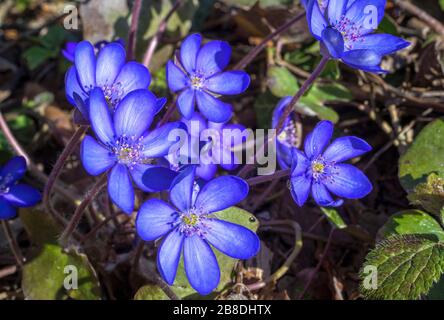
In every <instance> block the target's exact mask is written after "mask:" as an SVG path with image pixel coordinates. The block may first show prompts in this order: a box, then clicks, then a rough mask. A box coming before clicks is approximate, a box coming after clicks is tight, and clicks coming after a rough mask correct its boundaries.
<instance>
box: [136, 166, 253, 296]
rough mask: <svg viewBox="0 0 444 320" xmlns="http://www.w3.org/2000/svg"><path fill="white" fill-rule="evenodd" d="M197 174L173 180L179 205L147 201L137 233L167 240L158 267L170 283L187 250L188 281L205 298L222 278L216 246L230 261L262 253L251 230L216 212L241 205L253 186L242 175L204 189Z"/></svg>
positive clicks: (173, 199) (190, 171)
mask: <svg viewBox="0 0 444 320" xmlns="http://www.w3.org/2000/svg"><path fill="white" fill-rule="evenodd" d="M194 171H195V168H194V166H189V167H187V168H186V169H185V170H184V171H183V172H182V173H181V174H180V175H179V176H177V178H176V179H175V180H174V182H173V185H172V188H171V191H170V200H171V202H172V204H173V205H174V206H171V205H169V204H167V203H165V202H164V201H162V200H158V199H151V200H148V201H147V202H145V203H144V204H143V205H142V207H141V208H140V211H139V213H138V216H137V219H136V229H137V232H138V234H139V235H140V237H141V238H142V239H143V240H145V241H152V240H156V239H158V238H160V237H164V240H163V242H162V244H161V245H160V248H159V252H158V254H157V266H158V269H159V272H160V274H161V275H162V277H163V278H164V279H165V281H166V282H167V283H168V284H169V285H172V284H173V283H174V279H175V278H176V272H177V267H178V265H179V261H180V257H181V255H182V252H183V262H184V267H185V273H186V275H187V277H188V281H189V282H190V284H191V286H192V287H193V288H194V289H195V290H196V291H198V292H199V293H200V294H202V295H206V294H209V293H210V292H212V291H213V290H214V289H215V288H216V287H217V285H218V283H219V279H220V270H219V266H218V263H217V259H216V256H215V254H214V252H213V249H212V248H211V246H213V247H214V248H216V249H217V250H219V251H220V252H222V253H224V254H226V255H228V256H230V257H233V258H236V259H249V258H251V257H253V256H255V255H256V254H257V252H258V250H259V246H260V241H259V238H258V237H257V235H256V234H255V233H254V232H252V231H251V230H249V229H247V228H245V227H243V226H240V225H237V224H234V223H231V222H227V221H223V220H220V219H218V217H217V213H215V212H217V211H221V210H224V209H227V208H229V207H232V206H234V205H236V204H237V203H239V202H240V201H242V200H243V199H244V198H245V197H246V196H247V195H248V184H247V183H246V182H245V181H244V180H242V179H240V178H238V177H234V176H222V177H219V178H216V179H214V180H211V181H210V182H208V183H207V184H206V185H204V186H203V188H202V189H201V190H200V191H199V190H198V189H199V187H198V185H197V184H195V183H194V175H195V173H194ZM210 245H211V246H210Z"/></svg>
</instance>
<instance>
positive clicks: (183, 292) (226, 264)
mask: <svg viewBox="0 0 444 320" xmlns="http://www.w3.org/2000/svg"><path fill="white" fill-rule="evenodd" d="M214 215H216V216H217V217H218V218H219V219H221V220H225V221H229V222H232V223H235V224H239V225H242V226H244V227H246V228H248V229H250V230H252V231H255V232H256V230H257V228H258V227H259V221H258V220H257V219H256V218H255V217H254V215H252V214H251V213H249V212H247V211H245V210H243V209H240V208H237V207H231V208H228V209H226V210H223V211H219V212H216V213H214ZM213 250H214V253H215V255H216V258H217V261H218V263H219V268H220V282H219V285H218V286H217V288H216V289H215V292H220V291H221V290H223V289H224V288H225V287H226V286H227V285H228V284H229V283H230V282H231V279H232V272H233V269H234V266H235V265H236V263H237V261H238V260H236V259H233V258H230V257H228V256H226V255H224V254H223V253H221V252H219V251H218V250H217V249H215V248H213ZM171 289H172V290H173V291H174V293H176V294H177V295H178V296H179V297H180V298H183V299H196V298H199V297H200V296H199V295H198V294H196V291H195V290H194V289H193V288H191V286H190V285H189V283H188V279H187V277H186V274H185V270H184V267H183V259H181V261H180V263H179V268H178V270H177V275H176V280H175V282H174V285H173V286H172V287H171ZM214 295H215V293H213V294H212V295H209V296H208V297H207V298H209V297H212V296H214Z"/></svg>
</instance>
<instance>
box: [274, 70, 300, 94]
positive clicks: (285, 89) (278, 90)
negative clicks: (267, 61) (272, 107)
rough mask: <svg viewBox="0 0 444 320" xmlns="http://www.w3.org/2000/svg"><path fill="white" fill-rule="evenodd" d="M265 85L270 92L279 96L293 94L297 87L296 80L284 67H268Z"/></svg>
mask: <svg viewBox="0 0 444 320" xmlns="http://www.w3.org/2000/svg"><path fill="white" fill-rule="evenodd" d="M267 85H268V88H269V89H270V91H271V93H273V94H274V95H275V96H276V97H279V98H284V97H287V96H293V95H294V94H295V93H296V92H297V91H298V89H299V85H298V80H297V79H296V77H295V76H294V75H293V74H292V73H291V72H290V71H289V70H288V69H287V68H285V67H277V66H272V67H270V68H268V71H267Z"/></svg>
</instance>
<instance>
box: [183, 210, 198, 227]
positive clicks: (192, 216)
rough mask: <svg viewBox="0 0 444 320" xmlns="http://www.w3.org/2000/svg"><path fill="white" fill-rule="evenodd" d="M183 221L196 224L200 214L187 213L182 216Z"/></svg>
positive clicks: (189, 224) (188, 224)
mask: <svg viewBox="0 0 444 320" xmlns="http://www.w3.org/2000/svg"><path fill="white" fill-rule="evenodd" d="M182 222H183V223H185V224H186V225H187V226H192V227H193V226H195V225H196V224H197V223H198V222H199V216H198V215H197V214H194V213H192V214H190V215H185V216H183V217H182Z"/></svg>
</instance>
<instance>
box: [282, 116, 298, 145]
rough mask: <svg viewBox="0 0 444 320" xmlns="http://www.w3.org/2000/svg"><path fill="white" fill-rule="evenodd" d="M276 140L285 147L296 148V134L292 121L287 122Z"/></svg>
mask: <svg viewBox="0 0 444 320" xmlns="http://www.w3.org/2000/svg"><path fill="white" fill-rule="evenodd" d="M277 138H278V140H279V142H280V143H282V144H285V145H286V146H287V147H290V148H291V147H296V146H297V145H298V142H299V140H298V137H297V134H296V124H295V122H294V121H293V120H289V121H288V123H287V124H286V125H285V127H284V129H283V130H282V131H281V133H279V135H278V137H277Z"/></svg>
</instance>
